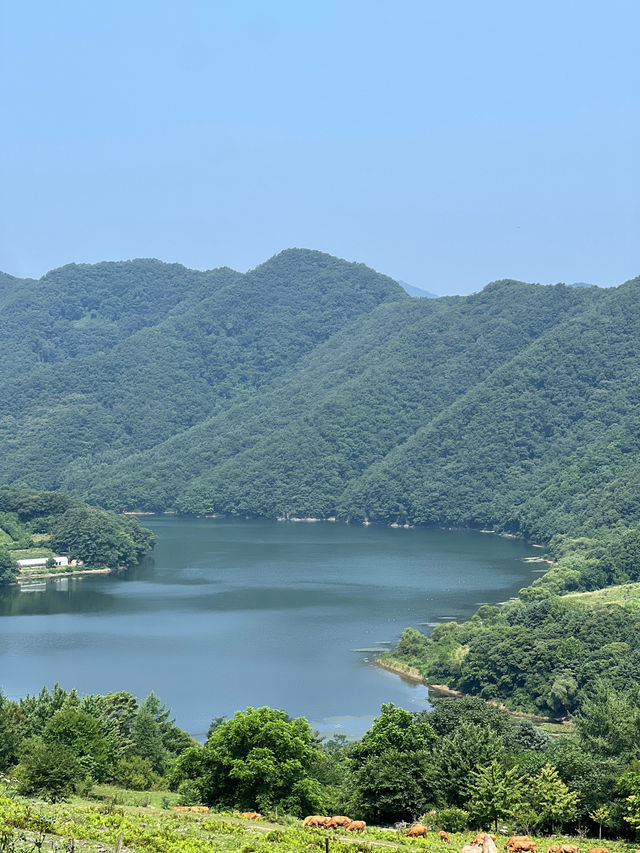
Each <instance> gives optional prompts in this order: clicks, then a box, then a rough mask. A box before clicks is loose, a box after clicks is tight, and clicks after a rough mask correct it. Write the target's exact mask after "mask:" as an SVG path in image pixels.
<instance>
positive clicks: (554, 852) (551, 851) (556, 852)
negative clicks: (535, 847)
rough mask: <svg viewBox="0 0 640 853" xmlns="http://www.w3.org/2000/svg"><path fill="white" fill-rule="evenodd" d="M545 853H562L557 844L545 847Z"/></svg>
mask: <svg viewBox="0 0 640 853" xmlns="http://www.w3.org/2000/svg"><path fill="white" fill-rule="evenodd" d="M547 853H562V847H561V846H560V845H559V844H552V845H551V847H547Z"/></svg>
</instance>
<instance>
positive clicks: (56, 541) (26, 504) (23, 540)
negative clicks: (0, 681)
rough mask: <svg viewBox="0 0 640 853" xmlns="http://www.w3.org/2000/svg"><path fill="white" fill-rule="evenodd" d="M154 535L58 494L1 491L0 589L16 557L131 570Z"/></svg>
mask: <svg viewBox="0 0 640 853" xmlns="http://www.w3.org/2000/svg"><path fill="white" fill-rule="evenodd" d="M153 542H154V536H153V534H152V533H151V531H150V530H147V529H146V528H144V527H141V526H140V524H139V523H138V520H137V519H136V518H132V517H130V516H124V515H118V514H116V513H114V512H110V511H108V510H104V509H100V508H98V507H91V506H87V505H86V504H84V503H83V502H82V501H81V500H79V499H78V498H75V497H71V496H69V495H66V494H63V493H62V492H36V491H33V490H31V489H24V488H19V487H16V486H6V485H5V486H0V584H3V583H11V582H12V581H14V580H15V579H16V577H17V574H18V565H17V562H16V560H17V557H16V554H18V553H19V554H20V556H32V555H31V554H30V553H29V551H30V549H34V548H35V549H38V550H37V552H36V553H37V555H38V556H39V555H40V552H42V553H49V554H53V553H58V554H68V555H69V557H70V558H71V559H72V560H79V561H81V562H82V563H83V565H84V567H85V568H111V569H115V568H117V567H118V566H132V565H135V564H136V563H138V562H139V561H140V560H141V559H142V557H143V556H144V555H145V554H146V553H148V551H149V550H150V549H151V548H152V547H153Z"/></svg>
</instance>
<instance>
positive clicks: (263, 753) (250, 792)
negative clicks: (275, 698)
mask: <svg viewBox="0 0 640 853" xmlns="http://www.w3.org/2000/svg"><path fill="white" fill-rule="evenodd" d="M316 753H317V748H316V747H315V746H314V744H313V738H312V733H311V729H310V728H309V724H308V722H307V721H306V720H305V719H304V718H303V717H298V718H296V719H294V720H292V719H290V718H289V717H288V716H287V715H286V714H285V712H284V711H278V710H274V709H273V708H267V707H263V708H247V709H246V710H244V711H238V712H237V713H236V714H235V716H234V717H233V718H232V719H230V720H225V721H224V722H223V723H221V724H220V725H219V726H218V727H217V728H216V729H215V730H214V731H213V732H212V733H211V735H210V737H209V739H208V740H207V743H206V744H205V746H204V748H203V749H198V748H197V747H194V748H191V749H188V750H187V751H186V752H185V753H184V754H183V755H182V756H181V757H180V759H179V760H178V762H177V766H176V768H175V770H174V773H173V776H172V781H173V784H174V785H176V784H177V783H179V782H183V781H185V780H189V779H191V780H193V781H195V782H196V783H197V786H198V790H199V792H200V796H201V798H202V800H203V801H204V802H205V803H207V804H208V805H216V806H217V807H220V808H241V809H254V808H256V807H257V808H258V809H260V810H267V809H269V808H272V807H274V806H278V805H280V806H282V804H284V803H286V807H287V808H288V809H289V810H290V811H292V812H294V813H297V814H301V813H302V811H305V810H307V809H309V810H313V808H314V796H315V795H316V794H317V792H318V789H317V786H313V785H311V786H310V785H308V784H307V782H306V780H307V779H309V771H310V768H311V767H312V765H313V763H314V761H315V760H316Z"/></svg>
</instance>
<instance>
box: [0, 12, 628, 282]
mask: <svg viewBox="0 0 640 853" xmlns="http://www.w3.org/2000/svg"><path fill="white" fill-rule="evenodd" d="M0 15H1V19H0V38H1V42H0V63H1V64H0V79H1V81H2V103H3V108H2V115H3V120H2V121H3V131H2V146H3V149H4V151H3V156H2V167H1V168H2V175H1V176H0V177H1V180H2V190H3V191H2V197H3V204H2V214H1V219H0V269H2V270H4V271H6V272H9V273H12V274H13V275H20V276H34V277H38V276H40V275H42V274H43V273H45V272H46V271H47V270H49V269H51V268H53V267H56V266H60V265H62V264H65V263H69V262H72V261H75V262H95V261H100V260H120V259H124V258H132V257H157V258H161V259H162V260H167V261H178V262H180V263H183V264H186V265H187V266H192V267H196V268H199V269H207V268H211V267H216V266H223V265H226V266H231V267H234V268H236V269H239V270H246V269H248V268H251V267H253V266H255V265H257V264H258V263H260V262H262V261H263V260H265V259H266V258H268V257H270V256H271V255H273V254H275V253H276V252H278V251H280V250H281V249H284V248H287V247H290V246H304V247H308V248H314V249H320V250H322V251H326V252H330V253H331V254H335V255H338V256H341V257H344V258H347V259H349V260H354V261H363V262H364V263H367V264H369V265H370V266H372V267H374V268H375V269H378V270H380V271H381V272H385V273H388V274H390V275H393V276H394V277H397V278H401V279H404V280H405V281H408V282H410V283H411V284H413V285H415V286H418V287H422V288H424V289H427V290H430V291H433V292H436V293H467V292H470V291H473V290H477V289H479V288H480V287H482V286H483V285H484V284H485V283H486V282H488V281H491V280H494V279H497V278H505V277H511V278H519V279H523V280H527V281H540V282H545V283H546V282H556V281H567V282H572V281H588V282H594V283H597V284H601V285H612V284H618V283H620V282H621V281H623V280H625V279H628V278H630V277H632V276H635V275H638V274H640V252H639V251H638V249H639V245H640V238H639V236H638V235H639V234H640V201H639V199H640V109H639V93H640V59H639V58H638V54H639V52H638V48H637V34H638V32H639V31H640V4H638V3H637V2H636V0H628V2H624V0H608V2H607V3H604V2H590V0H584V2H572V0H565V1H564V2H563V0H555V2H547V0H536V2H535V3H533V2H531V3H526V4H525V3H515V2H513V0H509V2H492V0H486V2H477V0H476V2H466V1H465V0H460V2H451V3H444V2H438V3H436V2H427V0H424V1H423V2H417V0H394V2H390V0H389V2H376V0H341V1H340V0H297V2H284V0H269V2H257V0H255V2H250V0H247V1H246V2H243V1H242V0H236V2H216V0H180V2H177V0H176V2H162V0H155V1H154V2H148V0H137V1H136V0H129V2H121V0H110V2H109V3H106V2H102V1H101V0H96V2H93V3H88V2H86V0H83V2H67V1H66V0H60V2H56V3H50V2H30V0H21V2H17V0H5V2H4V4H2V11H1V13H0Z"/></svg>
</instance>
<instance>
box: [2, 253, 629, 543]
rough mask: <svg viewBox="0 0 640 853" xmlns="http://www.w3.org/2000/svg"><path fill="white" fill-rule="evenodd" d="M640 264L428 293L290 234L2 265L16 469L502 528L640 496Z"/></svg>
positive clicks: (167, 501)
mask: <svg viewBox="0 0 640 853" xmlns="http://www.w3.org/2000/svg"><path fill="white" fill-rule="evenodd" d="M639 291H640V281H639V280H635V281H632V282H628V283H627V284H625V285H623V286H621V287H619V288H613V289H607V290H603V289H599V288H593V287H588V288H574V287H565V286H564V285H555V286H540V285H530V284H523V283H521V282H514V281H501V282H494V283H493V284H490V285H488V286H487V287H485V288H484V290H482V291H481V292H480V293H476V294H473V295H471V296H468V297H446V298H439V299H429V300H426V299H421V300H416V299H410V298H409V297H407V296H406V295H405V293H404V292H403V290H402V289H401V287H400V286H399V285H398V284H397V283H396V282H393V281H392V280H391V279H389V278H387V277H385V276H381V275H379V274H377V273H375V272H373V271H372V270H370V269H368V268H367V267H365V266H363V265H362V264H350V263H347V262H345V261H341V260H338V259H336V258H332V257H331V256H329V255H324V254H322V253H319V252H312V251H307V250H298V249H296V250H288V251H285V252H282V253H281V254H280V255H277V256H276V257H274V258H272V259H271V260H269V261H267V262H266V263H264V264H262V265H261V266H259V267H257V268H256V269H255V270H252V271H250V272H248V273H246V274H244V275H243V274H240V273H237V272H234V271H233V270H230V269H224V268H223V269H218V270H212V271H208V272H197V271H194V270H187V269H185V268H184V267H181V266H179V265H176V264H162V263H160V262H158V261H144V260H138V261H128V262H123V263H115V264H113V263H109V264H97V265H95V266H88V265H80V266H77V265H70V266H67V267H63V268H61V269H60V270H55V271H54V272H52V273H49V274H48V275H46V276H44V278H43V279H41V280H40V281H38V282H34V281H21V280H19V279H13V278H12V277H10V276H6V277H4V278H3V279H2V280H0V293H1V294H2V300H3V305H4V308H3V312H2V330H3V335H2V336H1V344H0V349H1V350H2V357H3V364H4V365H5V370H4V371H3V375H2V377H1V386H2V393H1V394H0V458H1V460H2V462H1V463H0V479H1V480H3V481H5V482H23V483H27V484H29V485H31V486H37V487H40V488H59V487H61V488H64V489H67V490H69V491H72V492H76V493H78V494H80V495H82V496H83V497H84V498H86V499H88V500H90V501H91V502H96V503H99V504H101V505H104V506H108V507H110V508H114V509H125V508H128V509H167V508H177V509H180V510H183V511H188V512H196V513H200V512H230V513H242V514H247V515H267V516H272V517H275V516H282V515H285V516H286V515H304V516H314V517H327V516H330V515H337V516H339V517H341V518H348V519H351V520H362V519H364V518H365V517H366V518H369V519H371V520H379V521H400V522H408V523H423V524H432V523H437V524H441V523H446V524H452V523H453V524H470V525H484V526H488V525H491V526H494V527H497V528H500V529H504V530H510V531H513V532H520V533H524V534H527V535H530V536H532V537H535V538H538V539H541V540H542V539H548V538H550V537H551V536H552V535H553V534H554V533H558V532H561V533H571V534H577V533H584V532H590V531H593V530H594V529H598V528H599V527H606V526H607V525H609V524H610V523H611V522H612V521H615V520H619V519H622V520H625V521H627V522H630V521H636V520H638V518H639V517H640V500H638V497H637V496H638V494H639V493H640V492H639V491H638V489H637V488H636V486H637V483H638V481H639V480H640V462H639V461H638V460H639V459H640V455H639V454H638V449H639V448H638V438H637V437H638V429H637V426H638V422H637V421H638V411H639V410H638V402H639V400H638V394H639V392H638V387H639V385H638V377H639V376H640V353H639V351H638V348H637V346H636V342H637V340H638V339H639V338H640V298H639V297H640V292H639Z"/></svg>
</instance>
